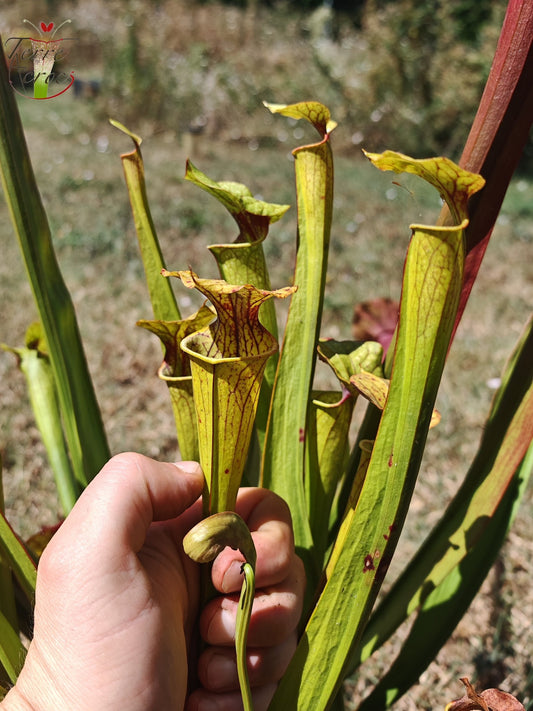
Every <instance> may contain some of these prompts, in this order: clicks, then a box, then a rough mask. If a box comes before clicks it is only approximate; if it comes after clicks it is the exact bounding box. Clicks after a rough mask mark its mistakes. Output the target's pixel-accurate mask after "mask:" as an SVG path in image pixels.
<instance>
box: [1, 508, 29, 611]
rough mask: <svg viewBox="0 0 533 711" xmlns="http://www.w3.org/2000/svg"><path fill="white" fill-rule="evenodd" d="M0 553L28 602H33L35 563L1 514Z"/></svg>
mask: <svg viewBox="0 0 533 711" xmlns="http://www.w3.org/2000/svg"><path fill="white" fill-rule="evenodd" d="M0 553H1V554H2V559H3V560H4V561H5V562H6V563H7V564H8V565H9V566H10V568H11V570H12V571H13V574H14V575H15V577H16V579H17V581H18V583H19V585H20V587H21V588H22V592H23V593H24V594H25V596H26V597H27V599H28V600H30V601H33V598H34V595H35V583H36V581H37V570H36V568H35V563H34V562H33V560H32V559H31V557H30V555H29V554H28V552H27V551H26V549H25V548H24V546H23V545H22V543H21V542H20V541H19V539H18V538H17V536H16V535H15V533H14V532H13V529H12V528H11V526H10V525H9V523H8V522H7V521H6V519H5V517H4V515H3V514H0Z"/></svg>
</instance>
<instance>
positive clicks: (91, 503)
mask: <svg viewBox="0 0 533 711" xmlns="http://www.w3.org/2000/svg"><path fill="white" fill-rule="evenodd" d="M203 483H204V478H203V474H202V470H201V469H200V465H199V464H197V463H196V462H180V463H177V464H170V463H164V462H156V461H155V460H153V459H149V458H148V457H145V456H143V455H141V454H134V453H126V454H119V455H117V456H115V457H113V458H112V459H111V460H110V461H109V462H108V463H107V464H106V465H105V466H104V467H103V469H102V470H101V472H100V473H99V474H98V475H97V476H96V477H95V478H94V479H93V480H92V482H91V483H90V484H89V486H88V487H87V488H86V489H85V491H84V492H83V494H82V495H81V496H80V498H79V499H78V501H77V503H76V505H75V506H74V508H73V509H72V511H71V512H70V514H69V516H68V517H67V519H66V521H65V523H64V524H63V525H62V526H61V528H60V529H59V531H58V532H57V534H56V537H60V538H63V537H65V539H67V540H68V539H69V538H70V536H71V533H72V532H73V531H75V532H76V538H77V540H78V541H83V547H84V549H86V550H90V548H91V543H97V542H99V543H100V545H101V543H102V540H104V541H105V542H106V552H107V553H108V554H109V555H110V556H112V555H113V552H114V550H113V549H115V548H116V553H117V554H121V553H122V552H123V551H124V548H128V549H129V550H133V551H134V552H137V551H139V550H140V549H141V548H142V546H143V544H144V541H145V538H146V534H147V531H148V528H149V527H150V524H151V523H152V522H154V521H167V520H170V519H173V518H175V517H177V516H179V515H180V514H181V513H183V512H184V511H185V510H186V509H187V508H189V506H191V505H192V504H193V503H194V501H196V499H197V498H198V497H199V496H200V494H201V492H202V488H203Z"/></svg>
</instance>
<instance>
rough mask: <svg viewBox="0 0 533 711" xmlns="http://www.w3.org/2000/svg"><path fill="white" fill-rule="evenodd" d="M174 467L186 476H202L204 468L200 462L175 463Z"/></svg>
mask: <svg viewBox="0 0 533 711" xmlns="http://www.w3.org/2000/svg"><path fill="white" fill-rule="evenodd" d="M174 465H175V466H176V467H178V469H181V471H183V472H185V474H201V473H202V468H201V467H200V465H199V464H198V462H174Z"/></svg>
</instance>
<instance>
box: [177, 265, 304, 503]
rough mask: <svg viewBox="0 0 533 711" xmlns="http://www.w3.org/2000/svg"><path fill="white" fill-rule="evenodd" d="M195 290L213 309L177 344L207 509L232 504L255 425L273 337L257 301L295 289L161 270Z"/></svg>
mask: <svg viewBox="0 0 533 711" xmlns="http://www.w3.org/2000/svg"><path fill="white" fill-rule="evenodd" d="M163 274H164V276H175V277H178V278H179V279H181V281H182V282H183V284H184V285H185V286H186V287H188V288H189V289H194V288H195V289H198V291H200V292H201V293H202V294H203V295H204V296H206V297H207V298H208V299H209V301H210V302H211V304H212V305H213V306H214V308H215V310H216V312H217V319H216V321H214V322H213V323H211V324H210V325H209V326H208V327H207V328H205V329H203V330H201V331H198V332H196V333H193V334H191V335H190V336H187V337H186V338H185V339H184V340H183V341H182V342H181V348H182V349H183V350H184V351H185V353H186V354H187V355H188V357H189V358H190V363H191V374H192V383H193V392H194V403H195V407H196V414H197V418H198V441H199V448H200V464H201V465H202V469H203V471H204V475H205V477H206V481H207V487H208V490H209V506H208V507H207V508H208V510H209V513H211V514H214V513H219V512H222V511H228V510H231V509H233V508H234V506H235V499H236V497H237V491H238V489H239V486H240V482H241V478H242V473H243V470H244V465H245V462H246V456H247V453H248V446H249V444H250V438H251V434H252V429H253V423H254V417H255V412H256V408H257V401H258V397H259V390H260V387H261V379H262V377H263V373H264V369H265V366H266V362H267V360H268V358H269V357H270V356H271V355H272V354H273V353H275V352H276V350H277V348H278V344H277V341H276V339H275V338H274V337H273V336H272V335H271V334H270V333H269V332H268V331H267V330H266V329H265V328H264V326H263V325H262V324H261V323H260V321H259V308H260V307H261V304H263V303H264V302H265V301H267V300H268V299H270V298H272V297H276V298H285V297H287V296H290V295H291V294H293V293H294V291H295V290H296V289H295V287H286V288H284V289H278V290H277V291H267V290H264V289H257V288H256V287H254V286H251V285H249V284H247V285H244V286H240V285H238V286H234V285H230V284H227V283H226V282H225V281H222V280H220V279H199V278H198V276H197V275H196V274H194V272H192V271H190V270H189V271H178V272H168V271H166V270H165V271H164V272H163Z"/></svg>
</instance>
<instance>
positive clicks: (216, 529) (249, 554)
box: [183, 511, 257, 711]
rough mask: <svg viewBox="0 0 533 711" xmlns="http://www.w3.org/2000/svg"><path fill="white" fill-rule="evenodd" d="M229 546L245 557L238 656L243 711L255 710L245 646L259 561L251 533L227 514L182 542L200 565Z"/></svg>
mask: <svg viewBox="0 0 533 711" xmlns="http://www.w3.org/2000/svg"><path fill="white" fill-rule="evenodd" d="M226 546H229V547H230V548H233V549H234V550H239V551H240V552H241V553H242V555H243V557H244V563H243V565H242V574H243V581H242V587H241V596H240V599H239V606H238V608H237V619H236V621H235V653H236V657H237V675H238V678H239V685H240V687H241V694H242V701H243V706H244V711H253V703H252V692H251V689H250V681H249V678H248V667H247V663H246V643H247V639H248V628H249V626H250V617H251V615H252V606H253V602H254V593H255V563H256V560H257V553H256V550H255V545H254V542H253V539H252V534H251V533H250V531H249V530H248V526H247V525H246V523H245V522H244V521H243V519H242V518H241V517H240V516H239V515H238V514H236V513H233V512H232V511H224V512H221V513H217V514H214V515H213V516H208V517H207V518H204V519H203V521H200V523H197V524H196V526H194V528H192V529H191V530H190V531H189V533H188V534H187V535H186V536H185V538H184V539H183V549H184V551H185V553H186V554H187V555H188V556H189V557H190V558H192V560H194V561H196V562H197V563H209V562H210V561H212V560H214V559H215V558H216V556H217V555H218V554H219V553H221V552H222V551H223V550H224V548H225V547H226Z"/></svg>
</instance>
